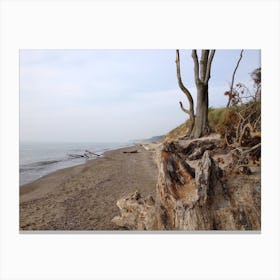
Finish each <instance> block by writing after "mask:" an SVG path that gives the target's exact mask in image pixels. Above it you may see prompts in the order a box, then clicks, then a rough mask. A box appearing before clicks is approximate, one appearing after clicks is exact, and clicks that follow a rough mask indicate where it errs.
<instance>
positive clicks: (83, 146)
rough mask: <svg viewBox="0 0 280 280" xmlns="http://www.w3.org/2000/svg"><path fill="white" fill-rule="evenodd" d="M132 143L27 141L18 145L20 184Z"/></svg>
mask: <svg viewBox="0 0 280 280" xmlns="http://www.w3.org/2000/svg"><path fill="white" fill-rule="evenodd" d="M131 145H132V143H129V142H127V143H27V142H22V143H20V145H19V181H20V186H22V185H24V184H27V183H30V182H33V181H35V180H37V179H39V178H41V177H43V176H45V175H47V174H49V173H51V172H54V171H56V170H59V169H62V168H66V167H71V166H75V165H79V164H83V163H86V162H87V161H88V160H92V159H96V158H98V157H99V156H102V155H103V154H104V152H106V151H110V150H115V149H119V148H123V147H128V146H131Z"/></svg>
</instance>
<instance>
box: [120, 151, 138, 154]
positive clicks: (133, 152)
mask: <svg viewBox="0 0 280 280" xmlns="http://www.w3.org/2000/svg"><path fill="white" fill-rule="evenodd" d="M123 153H124V154H136V153H138V151H137V150H133V151H123Z"/></svg>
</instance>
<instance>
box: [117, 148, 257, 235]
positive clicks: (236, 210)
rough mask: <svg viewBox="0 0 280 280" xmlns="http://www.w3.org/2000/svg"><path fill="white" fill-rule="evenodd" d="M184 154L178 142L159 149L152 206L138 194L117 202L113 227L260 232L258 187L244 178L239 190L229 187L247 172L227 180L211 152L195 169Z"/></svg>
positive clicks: (243, 168) (206, 153) (246, 170)
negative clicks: (117, 212)
mask: <svg viewBox="0 0 280 280" xmlns="http://www.w3.org/2000/svg"><path fill="white" fill-rule="evenodd" d="M201 146H203V145H201ZM204 146H205V145H204ZM183 149H184V148H183V147H182V146H180V145H179V144H178V143H176V145H175V144H174V143H169V144H165V145H164V146H163V147H162V149H161V150H160V151H159V154H158V157H157V161H158V166H159V175H158V182H157V186H156V199H155V202H152V203H151V202H148V199H146V200H145V199H143V198H142V197H141V195H140V194H139V193H134V194H131V195H129V196H126V197H124V198H122V199H120V200H119V201H118V203H117V205H118V207H119V208H120V211H121V215H120V216H118V217H115V218H114V219H113V222H114V223H115V224H116V225H118V226H120V227H121V228H126V229H134V230H139V229H141V230H188V231H189V230H259V229H260V223H261V219H260V184H259V183H257V181H254V182H253V183H251V184H249V185H248V180H247V179H246V180H247V181H242V182H247V183H245V184H243V183H241V184H240V186H239V185H238V186H236V184H233V185H231V184H230V181H231V180H233V179H234V180H236V179H237V176H244V174H247V173H249V172H250V171H249V170H248V169H247V167H240V169H242V170H240V171H243V172H244V173H243V174H240V175H234V174H233V175H232V176H234V177H233V179H231V180H229V177H227V176H231V175H228V174H227V173H226V171H225V170H222V169H221V168H220V167H219V165H218V163H216V162H215V160H214V159H213V158H212V156H211V155H210V151H209V150H205V151H204V153H203V155H202V157H201V158H200V159H199V160H198V163H197V164H196V166H195V168H194V167H192V166H191V165H190V163H191V162H190V163H189V162H188V160H187V159H186V158H184V156H183V155H184V152H183ZM198 149H199V147H198ZM212 152H214V151H212ZM212 152H211V153H212ZM218 162H221V159H219V160H218ZM241 178H243V177H241ZM248 178H250V177H248ZM246 184H247V185H246ZM152 201H153V200H152Z"/></svg>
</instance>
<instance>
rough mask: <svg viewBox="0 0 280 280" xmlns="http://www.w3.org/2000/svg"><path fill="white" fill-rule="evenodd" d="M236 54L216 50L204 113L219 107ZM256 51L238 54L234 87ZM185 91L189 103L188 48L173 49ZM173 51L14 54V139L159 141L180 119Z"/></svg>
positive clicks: (256, 58) (246, 74) (256, 60)
mask: <svg viewBox="0 0 280 280" xmlns="http://www.w3.org/2000/svg"><path fill="white" fill-rule="evenodd" d="M239 54H240V50H217V51H216V54H215V57H214V60H213V63H212V73H211V79H210V84H209V102H210V106H212V107H222V106H225V105H226V102H227V99H226V97H225V96H224V92H225V91H226V90H227V89H229V87H230V81H231V77H232V72H233V70H234V68H235V65H236V62H237V60H238V58H239ZM260 60H261V58H260V51H257V50H245V51H244V53H243V58H242V60H241V62H240V66H239V68H238V70H237V73H236V78H235V81H236V82H243V83H245V84H247V85H248V86H251V85H252V82H251V79H250V72H252V71H253V70H254V69H255V68H257V67H260V65H261V61H260ZM181 70H182V77H183V81H184V83H185V85H186V86H187V87H188V88H189V90H190V91H191V93H192V94H193V97H194V100H195V99H196V91H195V86H194V81H193V61H192V58H191V51H190V50H182V51H181ZM179 101H182V102H183V103H184V105H185V107H188V103H187V100H186V97H185V96H184V94H183V93H182V92H181V91H180V89H179V87H178V84H177V78H176V65H175V50H21V51H20V140H21V141H33V142H104V141H105V142H115V141H120V142H122V141H127V140H131V139H141V138H148V137H151V136H155V135H162V134H165V133H167V132H168V131H169V130H171V129H173V128H175V127H176V126H178V125H180V124H181V123H183V122H184V121H185V120H186V118H187V115H186V114H185V113H183V112H182V111H181V109H180V107H179V104H178V102H179Z"/></svg>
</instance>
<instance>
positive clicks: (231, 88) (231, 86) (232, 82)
mask: <svg viewBox="0 0 280 280" xmlns="http://www.w3.org/2000/svg"><path fill="white" fill-rule="evenodd" d="M242 54H243V50H241V52H240V57H239V59H238V61H237V64H236V66H235V69H234V71H233V74H232V79H231V85H230V92H231V93H232V91H233V84H234V77H235V73H236V71H237V68H238V66H239V63H240V61H241V59H242ZM229 104H230V99H229V100H228V103H227V107H229Z"/></svg>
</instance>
